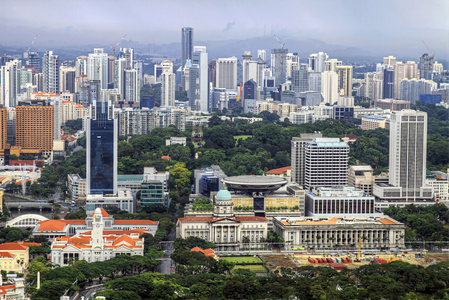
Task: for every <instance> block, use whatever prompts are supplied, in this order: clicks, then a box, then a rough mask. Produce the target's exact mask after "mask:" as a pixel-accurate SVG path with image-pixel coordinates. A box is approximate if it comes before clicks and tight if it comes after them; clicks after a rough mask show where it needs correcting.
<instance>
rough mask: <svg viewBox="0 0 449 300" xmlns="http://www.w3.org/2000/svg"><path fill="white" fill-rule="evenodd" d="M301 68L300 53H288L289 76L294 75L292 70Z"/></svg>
mask: <svg viewBox="0 0 449 300" xmlns="http://www.w3.org/2000/svg"><path fill="white" fill-rule="evenodd" d="M294 70H299V55H298V53H287V78H290V77H292V71H294Z"/></svg>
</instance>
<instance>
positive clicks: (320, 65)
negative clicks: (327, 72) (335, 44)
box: [309, 52, 329, 72]
mask: <svg viewBox="0 0 449 300" xmlns="http://www.w3.org/2000/svg"><path fill="white" fill-rule="evenodd" d="M328 59H329V56H328V55H327V53H323V52H318V53H313V54H310V57H309V71H310V72H324V67H325V61H326V60H328Z"/></svg>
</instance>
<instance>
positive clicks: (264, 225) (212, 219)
mask: <svg viewBox="0 0 449 300" xmlns="http://www.w3.org/2000/svg"><path fill="white" fill-rule="evenodd" d="M268 222H269V221H268V219H267V218H265V217H258V216H239V217H237V216H235V214H234V210H233V203H232V196H231V194H230V193H229V191H227V190H221V191H219V192H218V193H217V195H216V196H215V201H214V213H213V215H212V216H204V217H203V216H194V217H185V218H179V219H178V222H177V224H176V236H177V237H181V238H188V237H190V236H195V237H199V238H202V239H205V240H207V241H210V242H213V243H215V244H216V245H217V246H218V250H220V251H227V250H228V251H232V250H239V249H240V247H242V246H243V242H244V241H248V242H250V243H259V242H262V241H263V239H265V238H266V237H267V232H268Z"/></svg>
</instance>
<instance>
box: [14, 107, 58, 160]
mask: <svg viewBox="0 0 449 300" xmlns="http://www.w3.org/2000/svg"><path fill="white" fill-rule="evenodd" d="M54 109H55V108H54V102H53V101H48V100H42V101H33V102H31V101H29V102H20V103H19V105H17V106H16V146H20V147H22V148H26V149H39V150H41V151H43V152H44V153H45V154H51V152H52V151H53V139H54V128H55V113H54Z"/></svg>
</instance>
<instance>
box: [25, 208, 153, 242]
mask: <svg viewBox="0 0 449 300" xmlns="http://www.w3.org/2000/svg"><path fill="white" fill-rule="evenodd" d="M99 211H100V213H101V215H102V217H103V220H104V230H105V231H113V232H122V233H123V234H125V233H133V232H139V233H150V234H152V235H155V234H156V230H157V227H158V224H159V223H158V222H155V221H151V220H114V217H113V216H112V215H109V214H108V213H107V212H106V211H105V210H104V209H102V208H101V209H99ZM94 214H95V213H93V214H92V215H91V216H90V217H87V218H86V220H45V221H41V222H39V223H38V224H37V225H36V227H35V228H34V229H33V236H46V237H47V238H48V239H50V240H52V239H53V238H56V237H62V236H71V235H78V234H84V233H86V232H90V231H92V229H93V225H92V224H93V217H94Z"/></svg>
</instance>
